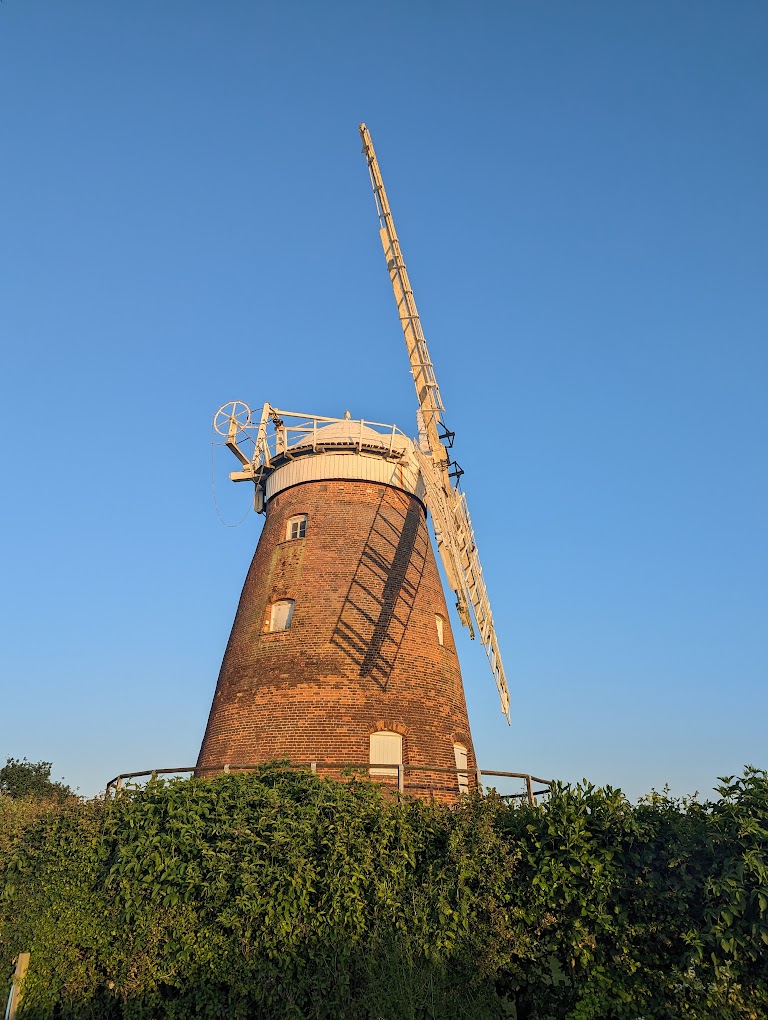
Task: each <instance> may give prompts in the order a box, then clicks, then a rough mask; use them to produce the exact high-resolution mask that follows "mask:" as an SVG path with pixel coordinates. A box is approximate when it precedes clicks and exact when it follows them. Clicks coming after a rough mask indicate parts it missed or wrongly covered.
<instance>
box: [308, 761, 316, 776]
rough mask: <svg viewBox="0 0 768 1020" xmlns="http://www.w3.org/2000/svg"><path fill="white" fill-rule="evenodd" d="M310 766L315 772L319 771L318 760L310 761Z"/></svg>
mask: <svg viewBox="0 0 768 1020" xmlns="http://www.w3.org/2000/svg"><path fill="white" fill-rule="evenodd" d="M309 767H310V768H311V769H312V771H313V772H315V773H316V772H317V762H316V761H311V762H310V763H309Z"/></svg>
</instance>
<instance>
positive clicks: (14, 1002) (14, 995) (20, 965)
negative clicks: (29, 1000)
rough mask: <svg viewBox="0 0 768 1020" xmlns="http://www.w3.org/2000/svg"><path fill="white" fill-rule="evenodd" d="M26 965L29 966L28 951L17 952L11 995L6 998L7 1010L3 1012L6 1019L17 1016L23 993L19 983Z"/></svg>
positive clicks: (13, 1018) (24, 972) (14, 1018)
mask: <svg viewBox="0 0 768 1020" xmlns="http://www.w3.org/2000/svg"><path fill="white" fill-rule="evenodd" d="M27 967H29V953H19V955H18V956H17V957H16V970H15V971H14V972H13V984H12V986H11V995H10V998H9V999H8V1010H7V1012H6V1014H5V1016H6V1018H7V1020H16V1017H17V1016H18V1009H19V1003H20V1002H21V997H22V994H23V993H22V990H21V983H22V981H23V980H24V975H25V974H26V973H27Z"/></svg>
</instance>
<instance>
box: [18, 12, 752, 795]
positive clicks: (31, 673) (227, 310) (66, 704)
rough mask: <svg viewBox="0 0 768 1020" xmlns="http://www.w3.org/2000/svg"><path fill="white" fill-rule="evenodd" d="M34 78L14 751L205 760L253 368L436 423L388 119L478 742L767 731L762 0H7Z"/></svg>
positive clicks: (548, 757)
mask: <svg viewBox="0 0 768 1020" xmlns="http://www.w3.org/2000/svg"><path fill="white" fill-rule="evenodd" d="M0 95H2V100H0V133H1V136H2V139H3V151H4V155H3V160H2V169H1V170H0V174H1V176H2V191H1V193H0V202H2V241H0V260H1V264H0V288H1V289H2V300H1V301H0V315H1V316H2V319H1V323H0V325H1V329H2V371H1V376H0V396H1V398H2V408H3V428H2V438H3V451H2V457H3V482H4V493H3V498H2V501H1V503H0V536H1V540H2V594H1V596H0V598H1V600H2V601H1V605H0V619H1V620H2V629H3V639H2V660H1V662H0V669H1V670H2V685H3V694H2V702H1V703H0V756H2V761H4V756H5V755H12V756H15V757H22V756H27V757H28V758H30V759H31V760H38V759H45V760H52V761H53V762H54V774H55V775H56V776H64V778H66V779H67V780H68V781H69V782H71V783H72V784H74V785H76V786H78V787H80V789H81V791H82V792H83V793H87V794H91V793H94V792H96V791H97V790H98V789H99V788H103V786H104V784H105V782H106V781H107V780H108V779H109V778H110V777H111V776H112V775H114V774H116V773H117V772H120V771H127V770H131V769H141V768H151V767H154V766H182V765H191V764H194V760H195V757H196V755H197V751H198V748H199V745H200V740H201V738H202V733H203V729H204V726H205V722H206V718H207V714H208V709H209V707H210V702H211V697H212V694H213V690H214V686H215V682H216V675H217V672H218V668H219V664H220V661H221V656H222V654H223V651H224V646H225V644H226V640H227V636H228V633H229V629H230V627H231V624H232V619H233V616H234V611H235V608H236V605H237V600H238V597H239V594H240V587H241V585H242V581H243V579H244V576H245V572H246V570H247V567H248V564H249V561H250V558H251V555H252V551H253V548H254V546H255V544H256V541H257V539H258V534H259V530H260V527H261V523H262V519H261V518H260V517H258V516H256V515H254V514H250V515H249V516H247V517H246V520H245V522H244V523H243V524H242V526H241V527H240V528H238V529H227V528H224V527H222V526H221V524H220V523H219V520H218V519H217V517H216V513H215V510H214V506H213V501H212V498H211V446H210V419H211V415H212V413H213V412H214V411H215V410H216V408H217V407H219V406H220V405H221V404H223V403H224V402H225V401H228V400H232V399H235V398H239V399H243V400H247V401H248V402H249V403H251V405H252V406H258V405H260V404H261V403H262V402H263V401H265V400H269V401H270V402H271V403H273V404H274V405H276V406H278V407H284V408H287V409H292V410H294V409H295V410H302V411H309V412H314V413H318V414H327V415H342V414H343V412H344V411H345V410H346V409H347V408H349V409H350V411H351V412H352V415H353V416H354V417H359V416H363V417H367V418H372V419H375V420H379V421H386V422H389V421H392V422H396V423H397V424H398V425H399V426H400V427H401V428H403V429H404V430H406V431H408V432H410V433H413V432H414V431H415V415H414V409H415V398H414V393H413V388H412V384H411V380H410V376H409V374H408V367H407V359H406V355H405V347H404V344H403V340H402V336H401V333H400V329H399V325H398V321H397V317H396V312H395V306H394V300H393V298H392V294H391V291H390V285H389V279H388V276H387V273H386V269H385V266H384V262H383V257H382V253H381V249H380V246H379V241H378V236H377V229H376V220H375V216H374V208H373V200H372V197H371V194H370V190H369V182H368V176H367V172H366V167H365V163H364V160H363V157H362V156H361V154H360V142H359V138H358V133H357V125H358V122H359V121H361V120H365V121H366V122H367V123H368V125H369V127H370V129H371V132H372V135H373V139H374V142H375V145H376V149H377V153H378V156H379V159H380V162H381V165H382V170H383V173H384V179H385V182H386V184H387V189H388V192H389V196H390V200H391V202H392V205H393V209H394V213H395V219H396V223H397V226H398V230H399V233H400V236H401V241H402V244H403V250H404V253H405V258H406V261H407V263H408V267H409V271H410V276H411V280H412V283H413V286H414V290H415V294H416V298H417V301H418V303H419V307H420V311H421V315H422V321H423V324H424V328H425V332H426V335H427V338H428V341H429V344H430V349H431V353H432V357H433V361H434V362H435V366H436V369H437V375H438V380H439V382H440V386H441V389H442V394H443V399H444V402H445V404H446V407H447V421H448V423H449V425H450V427H451V428H452V429H454V430H455V431H456V434H457V439H456V444H457V445H456V451H457V457H458V460H459V461H460V462H461V464H462V466H463V467H464V469H465V471H466V474H465V476H464V483H465V491H466V492H467V494H468V499H469V503H470V509H471V511H472V516H473V522H474V525H475V531H476V534H477V537H478V544H479V547H480V552H481V559H482V562H483V565H484V569H485V573H486V580H487V583H488V588H489V592H490V595H491V602H492V605H493V610H494V616H495V619H496V623H497V630H498V633H499V639H500V643H501V647H502V652H503V655H504V659H505V665H506V670H507V676H508V680H509V685H510V690H511V694H512V713H513V714H512V720H513V721H512V726H511V728H508V727H507V725H506V723H505V721H504V718H503V716H502V715H501V712H500V711H499V708H498V701H497V696H496V690H495V687H494V684H493V681H492V678H491V675H490V671H489V670H488V667H487V664H486V661H485V656H484V654H483V650H482V648H481V646H480V645H479V643H478V642H475V643H470V641H469V640H468V639H467V637H466V632H462V633H461V634H458V633H457V641H458V644H459V651H460V656H461V660H462V663H463V672H464V680H465V687H466V691H467V698H468V704H469V710H470V720H471V723H472V728H473V734H474V740H475V746H476V749H477V752H478V758H479V761H480V764H481V765H482V766H484V767H486V768H497V769H508V770H512V771H532V772H534V773H537V774H539V775H544V776H555V777H559V778H562V779H565V780H578V779H580V778H581V777H583V776H586V777H588V778H589V779H590V780H592V781H594V782H596V783H599V784H606V783H610V784H612V785H615V786H621V787H622V788H623V789H625V790H626V792H627V793H628V794H629V795H630V796H632V797H633V798H634V797H635V796H638V795H640V794H642V793H644V792H647V791H648V790H649V789H650V788H651V787H653V786H655V787H660V786H661V785H663V784H664V783H665V782H669V784H670V785H671V787H672V790H673V792H674V793H677V794H684V793H692V792H693V791H694V790H699V791H702V792H703V793H704V794H706V793H707V792H708V791H709V790H710V789H711V786H712V784H713V783H714V782H715V780H716V777H717V776H718V775H722V774H724V773H730V772H733V771H736V770H738V769H739V768H740V767H741V766H742V765H743V764H745V763H752V764H755V765H758V766H762V767H766V765H768V735H767V733H768V727H767V726H766V717H767V716H768V683H767V681H768V675H767V674H768V539H767V538H766V520H767V519H768V467H767V462H766V438H767V436H768V411H767V405H766V392H767V389H768V386H767V384H768V353H767V346H766V326H767V324H768V300H767V298H766V271H767V270H768V241H767V239H768V142H767V140H766V124H768V6H767V5H766V4H765V3H764V2H763V0H759V2H746V0H744V2H741V0H740V2H735V3H724V2H711V0H695V2H694V0H688V2H681V0H677V2H673V3H670V2H666V0H664V2H662V0H657V2H646V3H633V2H626V3H615V2H613V0H610V2H609V0H605V2H592V0H580V2H578V3H574V2H573V0H563V2H556V0H549V2H547V3H533V2H522V0H512V2H504V3H502V2H500V0H499V2H493V3H492V2H485V3H483V2H477V3H473V4H471V5H470V4H469V3H459V2H452V0H439V2H438V0H417V2H413V0H407V2H406V0H395V2H391V3H388V4H373V3H369V2H363V0H344V2H340V0H336V2H332V3H323V4H320V3H315V2H306V0H297V2H294V3H283V4H277V3H264V2H256V0H254V2H245V0H239V2H238V0H229V2H222V3H215V4H214V3H204V2H200V0H183V2H182V0H163V2H162V3H158V2H156V0H138V2H133V3H129V4H126V3H114V2H111V3H105V2H104V0H72V2H68V3H62V2H61V0H5V2H4V3H2V4H1V5H0ZM225 452H226V451H223V452H220V456H219V457H218V459H217V462H216V472H217V479H218V483H217V496H218V499H219V503H220V506H221V509H222V514H223V515H224V516H225V517H226V519H227V520H229V521H232V522H234V521H237V520H239V519H240V518H241V517H242V516H243V514H244V513H245V512H246V510H247V508H248V502H249V498H250V492H249V491H248V489H247V487H246V486H232V485H229V483H227V482H226V473H227V471H228V470H230V469H231V468H232V466H233V465H232V464H231V463H229V462H228V461H227V458H226V457H225V456H224V455H223V453H225ZM453 623H454V629H455V631H456V632H458V630H459V627H458V623H457V621H456V620H455V619H454V621H453ZM0 763H1V762H0Z"/></svg>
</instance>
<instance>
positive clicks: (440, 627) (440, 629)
mask: <svg viewBox="0 0 768 1020" xmlns="http://www.w3.org/2000/svg"><path fill="white" fill-rule="evenodd" d="M435 626H436V627H437V643H438V644H439V645H443V644H445V641H444V640H443V618H442V616H438V614H437V613H435Z"/></svg>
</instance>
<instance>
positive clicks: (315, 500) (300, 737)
mask: <svg viewBox="0 0 768 1020" xmlns="http://www.w3.org/2000/svg"><path fill="white" fill-rule="evenodd" d="M297 514H306V515H307V527H306V536H305V537H304V538H298V539H293V540H291V539H287V538H286V526H287V521H288V519H289V518H291V517H293V516H295V515H297ZM281 599H293V600H294V612H293V618H292V622H291V626H290V628H289V629H288V630H285V631H282V632H276V633H270V632H269V621H270V611H271V606H272V604H273V603H274V602H276V601H278V600H281ZM436 615H439V616H441V617H442V620H443V644H442V646H441V645H440V643H439V641H438V629H437V625H436V622H435V616H436ZM382 729H388V730H394V731H396V732H399V733H401V734H402V735H403V761H404V763H405V764H406V765H432V766H439V767H443V768H451V769H452V768H455V758H454V748H453V745H454V743H460V744H463V745H464V746H465V747H466V748H467V751H468V762H467V764H468V768H469V769H470V770H471V772H470V780H469V782H470V786H474V777H473V774H472V772H473V770H474V769H475V757H474V751H473V747H472V739H471V736H470V732H469V723H468V719H467V709H466V704H465V700H464V690H463V686H462V682H461V673H460V670H459V664H458V660H457V658H456V652H455V646H454V642H453V635H452V633H451V626H450V620H449V617H448V612H447V609H446V604H445V597H444V594H443V589H442V584H441V582H440V576H439V574H438V571H437V566H436V563H435V557H434V554H433V551H432V546H431V543H430V541H429V536H428V533H427V526H426V517H425V512H424V508H423V507H422V505H421V503H420V502H419V501H418V500H417V499H416V498H415V497H414V496H412V495H410V494H409V493H407V492H403V491H401V490H399V489H395V488H391V487H389V486H386V485H381V484H378V483H376V482H361V481H323V482H320V481H312V482H306V483H303V484H301V485H296V486H295V487H293V488H291V489H287V490H285V491H283V492H281V493H279V495H277V496H275V497H274V498H273V499H272V500H270V501H269V503H268V505H267V516H266V521H265V524H264V529H263V531H262V534H261V537H260V539H259V543H258V547H257V549H256V554H255V556H254V558H253V562H252V563H251V567H250V570H249V571H248V576H247V577H246V580H245V585H244V587H243V592H242V595H241V597H240V604H239V607H238V610H237V615H236V617H235V622H234V625H233V627H232V633H231V635H230V638H229V642H228V644H227V648H226V652H225V654H224V660H223V663H222V666H221V672H220V674H219V679H218V684H217V687H216V693H215V695H214V699H213V705H212V707H211V713H210V717H209V720H208V726H207V728H206V731H205V737H204V739H203V745H202V748H201V751H200V756H199V758H198V769H199V770H200V771H201V772H204V771H205V769H206V767H211V766H221V765H222V764H224V763H227V764H230V765H232V766H233V767H234V766H237V765H238V764H252V763H256V762H260V761H269V760H271V759H274V758H289V759H291V760H292V761H294V762H309V761H334V762H352V761H355V762H366V761H368V756H369V746H370V744H369V740H370V735H371V733H372V732H375V731H376V730H382ZM406 787H407V790H408V792H410V793H421V794H424V795H436V796H440V797H452V796H454V795H456V793H457V779H456V776H455V775H446V774H440V773H429V772H418V771H414V772H409V771H406Z"/></svg>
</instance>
